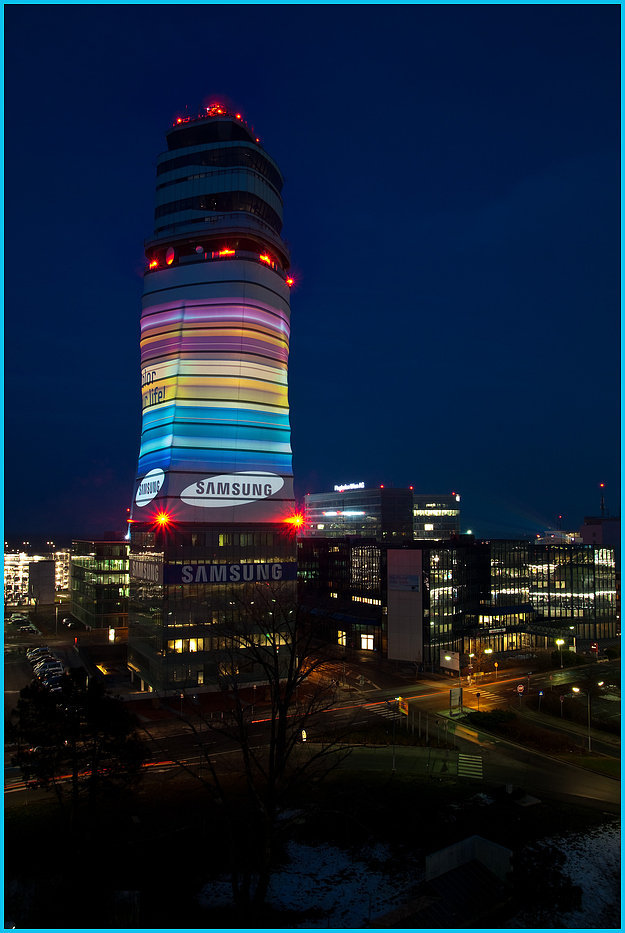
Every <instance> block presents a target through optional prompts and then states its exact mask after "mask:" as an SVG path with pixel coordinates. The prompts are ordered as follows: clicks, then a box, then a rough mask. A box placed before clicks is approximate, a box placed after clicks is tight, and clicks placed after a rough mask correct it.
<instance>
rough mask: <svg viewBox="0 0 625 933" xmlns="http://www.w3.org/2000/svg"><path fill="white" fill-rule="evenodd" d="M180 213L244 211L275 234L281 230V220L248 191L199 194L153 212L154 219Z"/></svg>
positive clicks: (272, 210)
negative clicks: (265, 223)
mask: <svg viewBox="0 0 625 933" xmlns="http://www.w3.org/2000/svg"><path fill="white" fill-rule="evenodd" d="M180 211H215V212H222V213H223V212H228V211H244V212H245V213H247V214H254V215H255V216H256V217H260V218H261V220H265V221H266V222H267V223H268V224H269V226H270V227H272V228H273V229H274V230H275V231H276V233H278V234H279V233H280V232H281V230H282V220H281V218H280V217H279V215H278V214H277V213H276V211H274V209H273V207H270V206H269V204H267V202H266V201H263V199H262V198H259V197H258V196H257V195H255V194H252V193H251V192H250V191H223V192H215V193H213V194H201V195H196V196H195V197H192V198H181V199H180V200H178V201H170V202H169V203H168V204H161V205H159V206H158V207H157V208H156V210H155V212H154V219H155V220H158V219H159V217H165V216H166V215H168V214H177V213H179V212H180Z"/></svg>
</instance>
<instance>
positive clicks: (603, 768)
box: [554, 753, 621, 781]
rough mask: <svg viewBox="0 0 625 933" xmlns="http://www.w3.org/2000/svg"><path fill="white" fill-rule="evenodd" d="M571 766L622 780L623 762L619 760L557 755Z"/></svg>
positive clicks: (578, 755)
mask: <svg viewBox="0 0 625 933" xmlns="http://www.w3.org/2000/svg"><path fill="white" fill-rule="evenodd" d="M554 757H555V758H560V760H561V761H565V762H566V763H567V764H570V765H580V767H582V768H587V769H588V770H589V771H596V772H597V773H598V774H606V775H607V776H608V777H613V778H618V780H619V781H620V779H621V762H620V760H618V759H617V758H603V757H599V756H596V757H595V756H593V755H580V754H579V753H578V754H574V755H571V754H569V755H555V756H554Z"/></svg>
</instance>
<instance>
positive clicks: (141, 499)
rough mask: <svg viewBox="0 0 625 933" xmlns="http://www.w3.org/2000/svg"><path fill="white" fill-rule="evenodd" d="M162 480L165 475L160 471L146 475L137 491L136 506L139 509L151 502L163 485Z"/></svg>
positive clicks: (151, 471)
mask: <svg viewBox="0 0 625 933" xmlns="http://www.w3.org/2000/svg"><path fill="white" fill-rule="evenodd" d="M164 479H165V474H164V472H163V471H162V470H150V472H149V473H146V475H145V476H144V477H143V479H142V480H141V482H140V483H139V487H138V489H137V494H136V496H135V502H136V504H137V505H138V506H139V507H141V506H144V505H147V504H148V502H151V501H152V499H153V498H154V496H155V495H156V494H157V493H158V491H159V490H160V488H161V486H162V485H163V481H164Z"/></svg>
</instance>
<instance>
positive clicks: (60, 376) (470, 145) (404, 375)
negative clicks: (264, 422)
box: [5, 5, 620, 543]
mask: <svg viewBox="0 0 625 933" xmlns="http://www.w3.org/2000/svg"><path fill="white" fill-rule="evenodd" d="M5 18H6V240H5V259H6V306H5V307H6V311H5V317H6V338H5V339H6V348H7V354H6V402H7V414H6V448H5V449H6V473H5V482H6V489H7V496H6V499H7V504H6V517H5V538H7V539H8V540H9V541H11V540H12V539H15V540H17V539H19V540H21V539H22V538H30V539H33V538H34V537H35V536H37V535H40V536H42V537H43V538H44V540H45V539H46V538H48V537H52V538H53V539H54V540H55V541H57V543H58V542H60V543H64V541H65V540H69V536H70V535H93V534H96V535H97V534H100V533H101V532H103V531H107V530H112V529H122V528H124V526H125V518H126V508H127V507H128V506H129V505H130V498H131V495H132V488H133V480H134V477H135V470H136V466H137V455H138V450H139V434H140V369H139V315H140V306H141V291H142V272H143V268H144V255H143V248H142V247H143V240H144V239H145V238H147V237H149V236H150V235H151V233H152V231H153V226H154V224H153V216H154V187H155V161H156V156H157V154H158V153H159V152H162V151H163V150H164V149H166V144H165V137H164V134H165V131H166V130H167V129H168V128H169V126H170V125H171V124H172V122H173V121H174V119H175V118H176V116H177V115H179V114H181V113H184V110H185V106H188V109H189V112H190V113H196V112H197V110H198V109H199V106H200V105H201V104H202V103H207V102H208V101H211V100H220V101H222V102H225V103H226V104H230V105H232V106H235V107H236V108H237V109H239V110H240V111H241V112H242V113H243V115H244V117H245V118H246V119H247V120H248V122H250V123H252V124H253V125H254V127H255V128H256V131H257V132H258V134H259V136H260V139H261V143H262V144H263V145H264V146H265V148H266V149H267V151H268V152H269V154H270V155H271V156H272V157H273V158H275V159H276V161H277V162H278V164H279V166H280V167H281V169H282V171H283V173H284V175H285V187H284V191H283V197H284V204H285V212H284V213H285V226H284V230H283V236H285V238H286V239H287V240H288V241H289V243H290V246H291V250H292V258H293V270H294V274H295V278H296V286H295V287H294V289H293V293H292V314H293V316H292V343H291V362H290V404H291V424H292V428H293V435H292V443H293V452H294V456H293V463H294V470H295V482H296V492H297V494H298V495H299V496H303V495H304V494H305V493H306V492H321V491H326V490H330V489H332V487H333V486H334V484H335V483H336V484H338V483H351V482H360V481H365V483H366V484H367V485H376V484H380V483H384V484H387V485H390V484H394V485H395V486H407V485H414V487H415V490H417V491H418V492H424V493H430V492H432V493H436V492H439V493H440V492H444V493H449V492H452V491H455V492H460V493H461V494H462V530H463V531H466V530H467V529H469V528H470V529H471V530H472V531H474V533H476V534H477V535H479V536H483V537H486V536H492V537H516V536H521V535H530V534H536V533H538V532H543V531H544V530H545V529H546V528H548V527H554V526H555V525H556V523H557V520H558V515H562V520H561V523H562V527H563V528H565V529H575V528H579V525H580V524H581V522H582V520H583V516H584V515H589V514H597V513H598V510H599V496H600V492H599V488H598V484H599V483H600V482H604V483H606V506H607V507H608V508H609V509H610V514H612V515H615V514H617V513H619V510H620V491H619V473H620V471H619V449H620V444H619V417H618V397H619V374H620V359H619V259H620V245H619V223H620V221H619V211H620V205H619V200H620V199H619V175H620V165H619V160H620V152H619V143H620V126H619V118H620V103H619V86H620V75H619V60H620V49H619V41H620V7H619V6H618V5H605V6H602V5H575V6H568V5H544V6H540V5H527V6H523V5H520V6H497V5H495V6H490V5H478V6H445V5H443V6H430V5H425V6H418V5H417V6H414V5H410V6H395V5H393V6H376V5H372V6H360V5H354V6H351V5H350V6H331V5H321V6H290V5H284V6H279V5H268V6H255V5H249V6H248V5H240V6H237V5H235V6H210V5H194V6H186V5H181V6H176V5H173V6H172V5H142V6H134V5H130V6H124V5H110V6H101V5H95V6H83V5H77V6H74V5H67V6H66V5H58V6H57V5H51V6H45V5H15V6H7V7H5Z"/></svg>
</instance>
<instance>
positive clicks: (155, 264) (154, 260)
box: [150, 259, 158, 269]
mask: <svg viewBox="0 0 625 933" xmlns="http://www.w3.org/2000/svg"><path fill="white" fill-rule="evenodd" d="M157 266H158V262H157V260H156V259H153V260H152V262H151V263H150V269H156V267H157Z"/></svg>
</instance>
